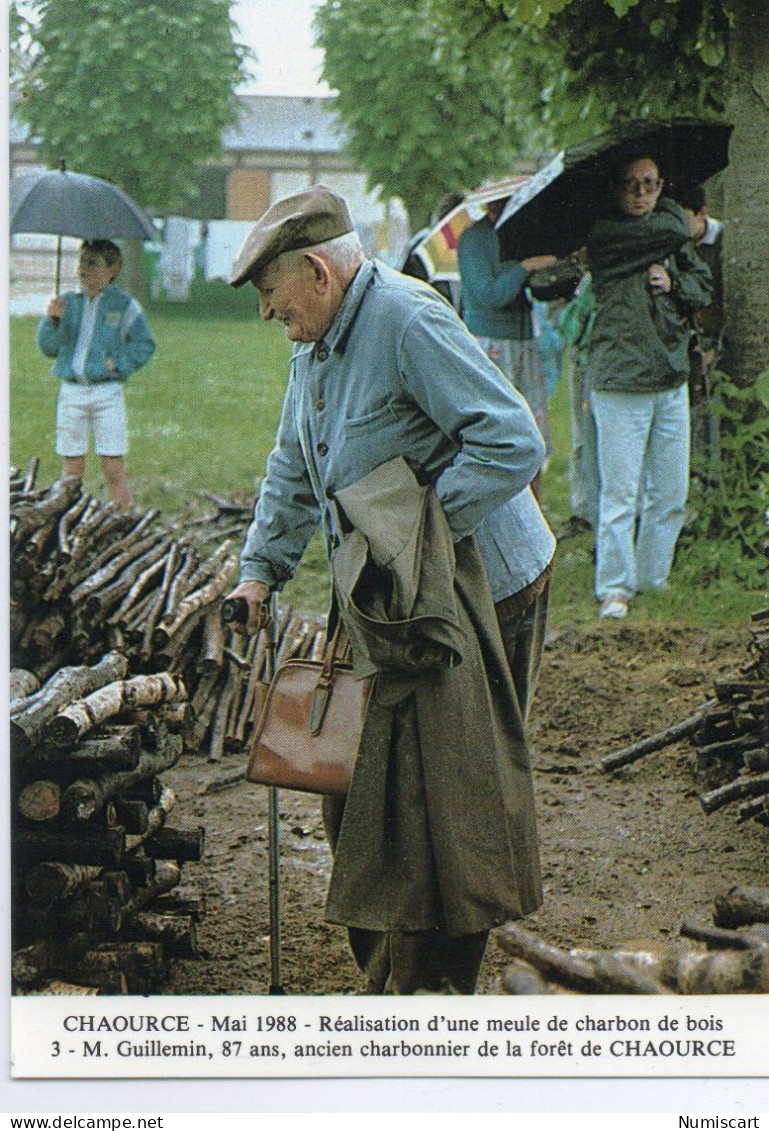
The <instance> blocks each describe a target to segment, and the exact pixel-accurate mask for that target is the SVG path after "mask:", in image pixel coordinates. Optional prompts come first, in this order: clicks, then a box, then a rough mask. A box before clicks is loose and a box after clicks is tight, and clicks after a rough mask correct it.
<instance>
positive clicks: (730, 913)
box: [713, 885, 769, 927]
mask: <svg viewBox="0 0 769 1131" xmlns="http://www.w3.org/2000/svg"><path fill="white" fill-rule="evenodd" d="M713 922H714V923H715V924H716V926H717V927H743V926H749V925H750V924H752V923H769V888H743V887H739V886H738V885H735V886H734V887H731V888H729V890H728V891H727V892H725V893H724V894H722V895H717V896H716V898H715V899H714V901H713Z"/></svg>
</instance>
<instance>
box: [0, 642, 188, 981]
mask: <svg viewBox="0 0 769 1131" xmlns="http://www.w3.org/2000/svg"><path fill="white" fill-rule="evenodd" d="M127 673H128V660H127V658H126V657H125V656H122V655H120V653H118V652H111V653H109V654H107V655H106V656H105V657H103V659H102V660H100V661H99V663H97V664H96V665H94V666H93V667H89V666H87V665H81V666H79V667H69V668H64V669H61V670H60V671H58V672H57V673H55V674H54V675H53V676H52V677H51V678H50V679H49V680H48V681H47V682H46V683H45V684H43V685H42V686H41V687H40V688H39V689H38V690H37V691H33V692H31V693H30V694H29V695H26V696H24V697H21V698H17V699H16V700H14V703H13V707H12V714H11V731H12V742H11V786H12V788H11V801H12V806H13V814H12V873H11V874H12V908H13V913H12V921H13V955H12V973H13V980H14V987H15V989H16V991H17V992H28V991H31V990H38V989H40V988H41V987H45V986H47V985H48V984H50V983H51V982H52V981H53V982H56V981H59V982H61V981H63V982H65V983H67V984H69V985H82V986H85V987H95V988H97V989H98V990H100V991H101V992H103V993H111V994H116V993H150V992H153V991H154V990H157V988H158V987H159V985H160V984H161V983H162V980H163V978H164V977H165V974H166V971H167V964H168V961H169V959H170V957H172V956H173V955H179V954H183V955H185V956H187V957H193V956H194V955H195V954H196V953H197V948H196V941H195V931H196V928H195V923H196V919H197V918H198V917H199V915H200V914H202V900H200V899H199V898H196V897H192V898H190V896H189V895H188V894H187V895H186V896H183V897H182V898H180V895H179V893H178V892H177V889H178V888H179V885H180V882H181V866H182V863H183V862H184V861H187V860H199V859H200V857H201V855H202V851H203V836H204V833H203V830H202V829H192V830H185V829H174V828H171V827H169V826H168V825H167V824H166V818H167V816H168V814H169V813H170V812H171V811H172V809H173V806H174V802H175V797H174V795H173V792H172V791H171V790H170V789H169V788H168V787H167V786H165V785H164V784H163V782H162V779H161V776H160V775H162V773H163V772H164V771H166V770H168V769H170V768H171V767H172V766H174V765H175V764H176V763H177V762H178V761H179V758H180V757H181V755H182V751H183V748H184V733H185V729H186V728H187V727H188V726H189V704H188V700H187V690H186V688H185V686H184V683H183V681H182V679H181V678H180V677H179V676H176V675H173V674H171V673H168V672H163V673H154V674H147V675H136V676H132V677H128V675H127ZM170 893H175V894H173V895H172V894H170Z"/></svg>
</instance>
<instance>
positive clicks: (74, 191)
mask: <svg viewBox="0 0 769 1131" xmlns="http://www.w3.org/2000/svg"><path fill="white" fill-rule="evenodd" d="M10 223H11V232H13V233H15V232H39V233H41V234H43V235H50V236H58V237H59V240H58V244H57V249H56V294H57V295H58V293H59V281H60V277H61V237H62V236H75V237H77V238H78V239H82V240H100V239H101V240H112V239H117V240H119V239H126V240H131V239H134V240H136V239H138V240H153V239H156V238H157V231H156V229H155V226H154V225H153V223H152V221H151V220H150V218H149V216H147V214H146V213H145V212H143V211H142V209H141V208H139V206H138V205H137V204H134V202H133V201H132V200H131V198H130V196H128V195H127V193H124V192H123V190H122V189H120V188H118V187H117V185H113V184H110V182H109V181H103V180H101V179H100V178H99V177H89V176H87V175H86V174H85V173H71V172H69V171H68V170H67V169H66V167H65V165H64V162H63V161H62V162H61V165H60V167H59V168H58V169H53V170H48V171H47V172H44V173H27V174H25V175H23V176H21V177H14V179H13V180H12V181H11V184H10Z"/></svg>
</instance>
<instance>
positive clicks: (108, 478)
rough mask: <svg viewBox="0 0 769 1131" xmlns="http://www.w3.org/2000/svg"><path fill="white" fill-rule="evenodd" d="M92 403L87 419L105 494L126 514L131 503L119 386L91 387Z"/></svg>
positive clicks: (125, 431) (126, 440)
mask: <svg viewBox="0 0 769 1131" xmlns="http://www.w3.org/2000/svg"><path fill="white" fill-rule="evenodd" d="M94 401H95V404H94V409H93V413H92V416H91V424H92V427H93V439H94V447H95V448H96V451H97V454H98V456H99V458H100V460H101V470H102V474H103V475H104V479H105V482H106V484H107V492H108V494H109V497H110V499H111V500H112V502H113V503H117V505H118V506H119V507H120V509H121V510H126V511H128V510H130V509H131V507H132V506H133V502H132V500H131V493H130V491H129V489H128V477H127V475H126V469H125V463H124V458H123V457H124V456H125V454H126V452H127V451H128V424H127V421H126V411H125V397H124V395H123V386H122V385H119V384H117V383H116V382H115V383H113V382H109V383H107V384H105V385H96V386H94Z"/></svg>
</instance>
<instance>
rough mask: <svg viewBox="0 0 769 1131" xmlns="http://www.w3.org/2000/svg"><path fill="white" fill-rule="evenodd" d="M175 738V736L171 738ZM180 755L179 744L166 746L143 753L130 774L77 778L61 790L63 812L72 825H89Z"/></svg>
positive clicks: (127, 771) (125, 772)
mask: <svg viewBox="0 0 769 1131" xmlns="http://www.w3.org/2000/svg"><path fill="white" fill-rule="evenodd" d="M174 738H178V736H174ZM180 755H181V742H180V741H178V742H175V743H173V744H172V743H171V742H170V741H169V742H167V743H166V744H165V745H164V747H163V748H162V749H161V750H158V751H155V752H153V753H150V752H149V751H143V752H142V754H141V756H140V757H139V763H138V765H137V766H136V768H135V769H133V770H123V771H118V772H116V773H111V774H104V775H102V776H101V777H99V778H79V779H78V780H77V781H74V782H72V784H71V785H69V786H67V788H66V789H65V790H64V796H63V811H64V813H65V815H66V816H67V817H69V818H70V819H72V820H75V821H90V820H91V818H92V817H93V816H94V815H95V814H96V813H98V812H99V811H100V810H102V809H103V808H104V806H105V805H106V804H107V802H108V801H113V800H115V798H117V797H120V796H121V795H122V794H127V793H129V792H130V791H131V790H132V789H134V787H135V786H137V785H139V784H140V783H141V782H143V781H146V780H147V778H152V777H155V776H157V775H158V774H160V773H162V772H163V770H167V769H170V767H171V766H173V765H175V763H176V762H177V761H178V759H179V756H180Z"/></svg>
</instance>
